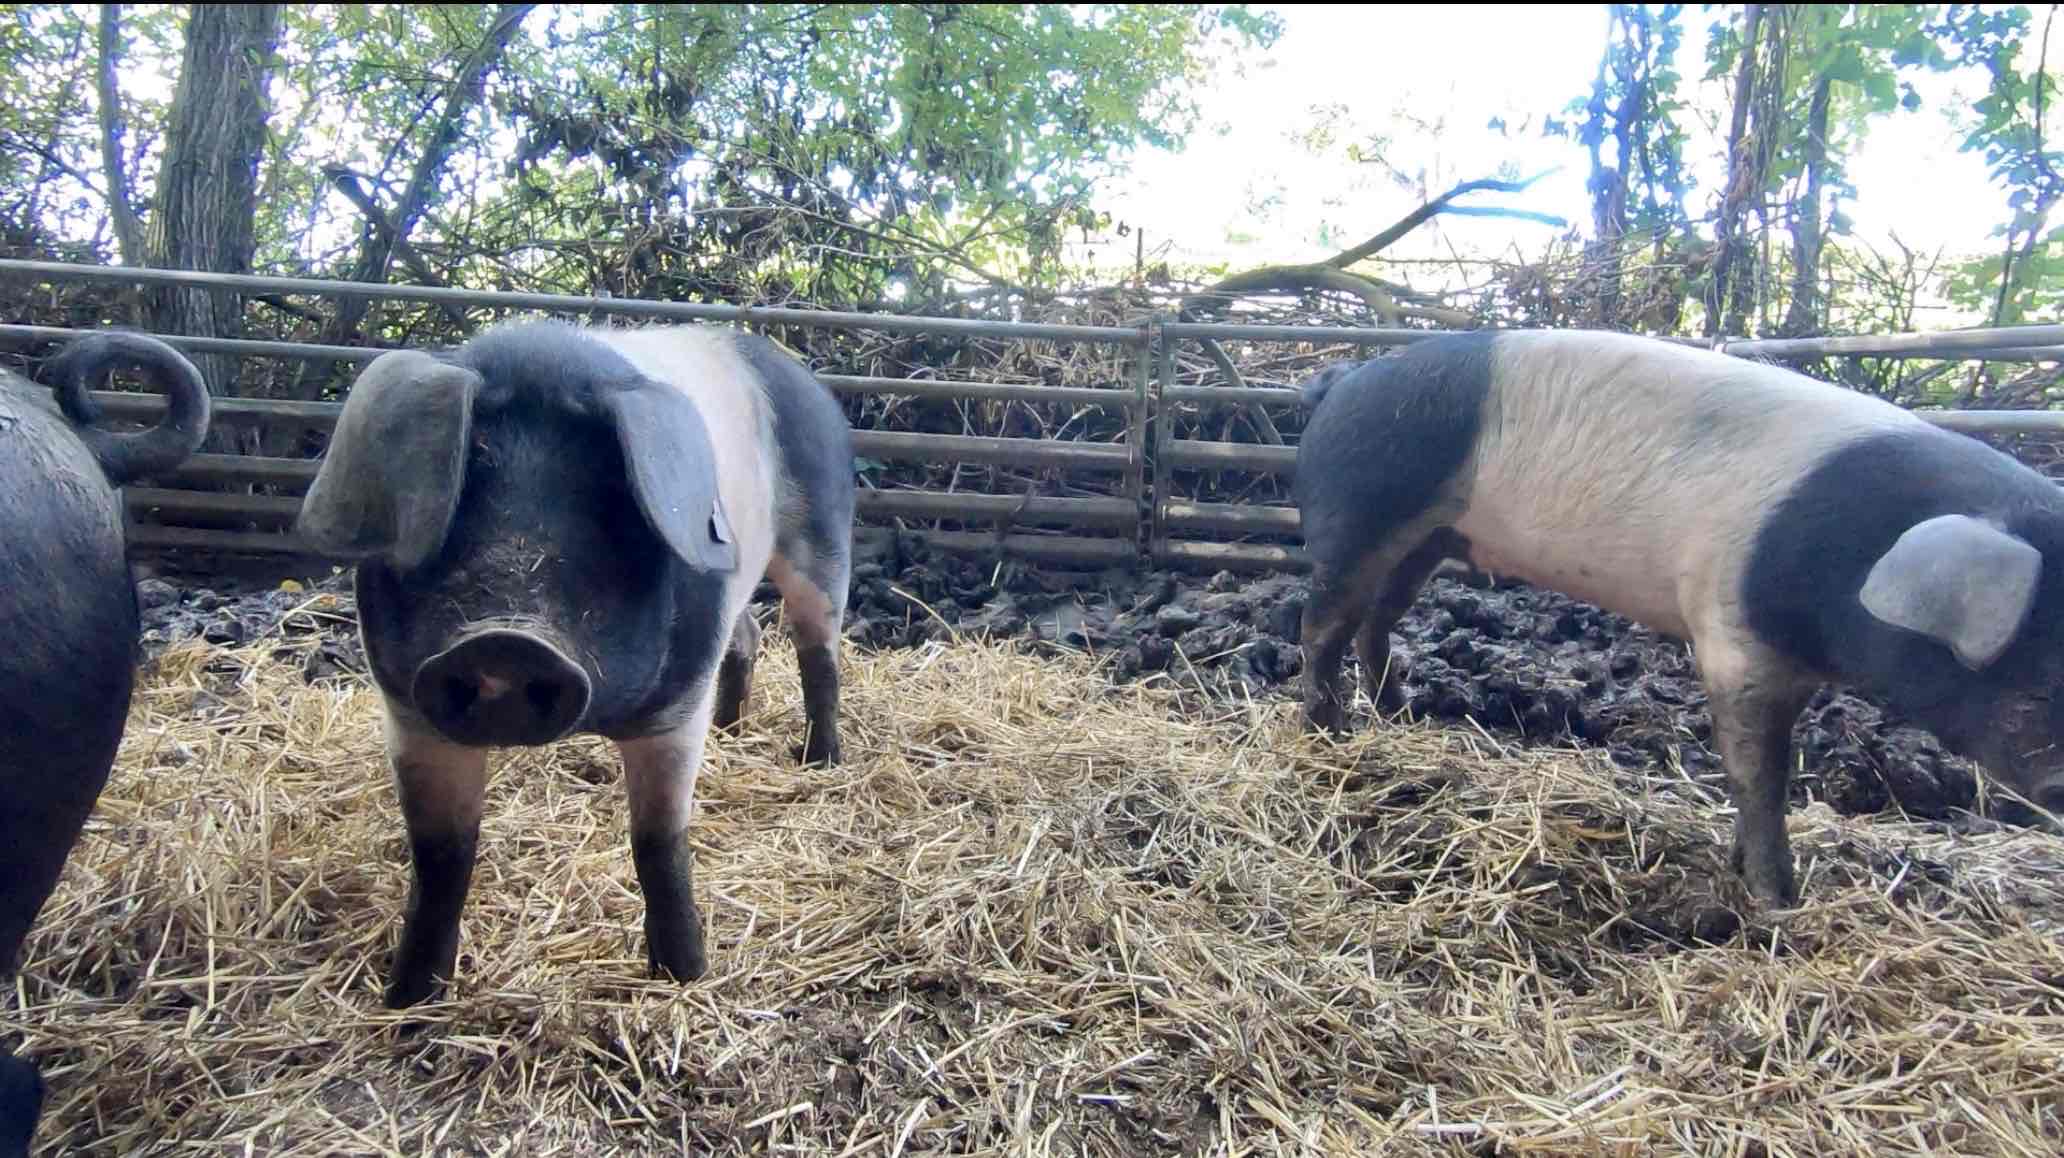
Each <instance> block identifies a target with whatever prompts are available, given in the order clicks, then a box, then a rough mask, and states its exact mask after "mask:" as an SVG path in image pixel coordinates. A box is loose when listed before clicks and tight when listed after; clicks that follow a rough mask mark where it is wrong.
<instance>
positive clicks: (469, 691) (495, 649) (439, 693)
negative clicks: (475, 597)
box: [411, 628, 592, 748]
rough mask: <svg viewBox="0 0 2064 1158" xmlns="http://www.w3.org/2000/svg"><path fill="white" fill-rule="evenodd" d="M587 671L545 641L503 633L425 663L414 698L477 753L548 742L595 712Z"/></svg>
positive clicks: (473, 639)
mask: <svg viewBox="0 0 2064 1158" xmlns="http://www.w3.org/2000/svg"><path fill="white" fill-rule="evenodd" d="M591 691H592V689H591V687H590V685H589V682H588V676H587V673H586V672H583V671H582V670H581V669H580V665H578V664H576V663H574V662H573V660H571V659H569V658H567V656H566V653H564V652H562V651H560V650H559V649H558V648H557V647H554V646H553V645H551V644H550V643H547V642H546V641H545V640H543V639H541V638H539V637H538V636H536V635H533V634H531V633H529V632H525V631H517V630H511V629H507V628H497V629H495V630H491V631H482V632H478V633H475V634H473V635H469V636H467V637H466V638H464V639H461V640H460V641H459V642H457V643H455V644H453V645H452V646H451V647H449V648H446V649H445V650H444V651H442V652H439V653H438V654H437V655H434V656H431V657H430V658H429V659H427V660H424V661H423V664H422V666H421V667H418V668H417V669H416V675H415V681H414V686H413V688H412V689H411V695H412V697H413V698H414V700H415V702H416V709H417V710H418V711H420V712H422V713H423V715H424V716H425V718H427V719H428V720H429V721H430V723H431V725H432V726H433V727H435V728H436V729H437V730H438V731H439V732H442V733H443V734H444V735H445V736H446V737H447V738H448V739H450V740H452V741H454V742H456V743H460V744H465V745H469V746H473V747H491V748H501V747H528V746H534V745H538V744H548V743H550V742H552V741H553V740H557V739H558V738H560V737H561V736H564V735H566V734H567V733H568V732H571V731H572V730H573V728H574V725H576V724H578V723H579V722H580V719H581V717H582V716H583V715H584V714H586V712H587V710H588V697H589V694H590V692H591Z"/></svg>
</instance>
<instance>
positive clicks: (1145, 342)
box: [1125, 317, 1156, 561]
mask: <svg viewBox="0 0 2064 1158" xmlns="http://www.w3.org/2000/svg"><path fill="white" fill-rule="evenodd" d="M1155 330H1156V327H1155V325H1154V319H1153V318H1151V317H1148V318H1145V319H1143V320H1142V321H1141V322H1140V324H1139V335H1140V344H1139V357H1138V358H1137V359H1136V360H1135V361H1134V362H1133V368H1132V369H1133V373H1132V421H1131V423H1130V424H1129V425H1130V426H1131V430H1130V431H1129V433H1128V435H1127V439H1126V441H1127V442H1129V443H1130V444H1131V447H1130V449H1131V451H1132V453H1131V454H1130V455H1129V456H1128V459H1127V463H1126V472H1125V473H1126V479H1125V481H1126V486H1127V488H1128V489H1129V490H1130V491H1131V496H1130V497H1131V499H1132V516H1133V525H1132V545H1133V554H1134V558H1135V561H1137V560H1138V559H1140V558H1142V557H1145V558H1151V555H1150V554H1148V553H1147V552H1148V548H1149V543H1150V540H1149V539H1148V537H1147V536H1148V534H1149V528H1150V527H1151V525H1152V511H1151V509H1150V507H1149V506H1148V503H1149V498H1148V495H1147V469H1148V468H1147V415H1148V411H1149V410H1150V409H1152V402H1151V399H1150V394H1149V389H1148V384H1149V382H1150V380H1151V379H1152V378H1153V374H1154V335H1155Z"/></svg>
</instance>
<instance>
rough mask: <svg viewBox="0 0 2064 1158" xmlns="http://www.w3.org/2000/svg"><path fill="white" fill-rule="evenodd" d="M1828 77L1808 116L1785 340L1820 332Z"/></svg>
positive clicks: (1821, 83) (1795, 213) (1794, 217)
mask: <svg viewBox="0 0 2064 1158" xmlns="http://www.w3.org/2000/svg"><path fill="white" fill-rule="evenodd" d="M1830 87H1831V85H1830V82H1829V80H1828V78H1827V77H1826V76H1822V77H1820V79H1819V80H1817V81H1816V82H1815V83H1814V85H1813V105H1812V108H1811V109H1810V110H1809V111H1808V112H1807V114H1806V196H1805V198H1804V199H1803V200H1801V201H1800V203H1799V204H1798V205H1797V206H1795V207H1794V209H1793V215H1792V300H1791V304H1790V305H1788V306H1786V307H1785V319H1784V327H1783V329H1782V330H1781V331H1780V332H1781V333H1782V334H1783V335H1784V336H1785V337H1789V338H1797V337H1804V336H1805V335H1807V334H1811V333H1814V332H1816V331H1818V330H1819V329H1820V246H1821V241H1822V234H1821V220H1820V202H1821V193H1822V190H1824V189H1825V188H1826V187H1827V133H1828V95H1829V93H1828V90H1829V88H1830Z"/></svg>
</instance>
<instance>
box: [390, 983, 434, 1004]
mask: <svg viewBox="0 0 2064 1158" xmlns="http://www.w3.org/2000/svg"><path fill="white" fill-rule="evenodd" d="M436 992H437V982H436V980H435V979H433V978H429V977H420V978H416V977H407V978H404V977H397V978H395V979H394V980H392V981H389V982H388V983H387V994H386V1002H387V1008H389V1009H407V1008H408V1007H409V1006H411V1005H420V1004H421V1003H423V1002H425V1001H427V1000H429V999H430V998H431V997H432V996H433V995H435V994H436Z"/></svg>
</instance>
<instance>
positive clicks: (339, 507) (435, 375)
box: [295, 350, 480, 570]
mask: <svg viewBox="0 0 2064 1158" xmlns="http://www.w3.org/2000/svg"><path fill="white" fill-rule="evenodd" d="M479 388H480V376H479V375H478V374H475V373H474V372H473V371H471V370H469V369H467V368H465V367H463V366H454V365H452V364H451V363H449V362H441V361H439V360H437V359H435V358H432V357H430V356H429V355H428V354H422V353H418V352H416V351H414V350H396V351H393V352H391V353H387V354H382V355H380V356H379V357H378V358H376V359H374V360H373V361H372V363H371V364H369V365H368V366H366V368H365V369H364V370H363V371H361V372H360V373H359V375H358V380H357V381H356V382H354V383H352V385H351V393H350V394H349V395H347V396H346V397H345V399H344V412H343V414H341V415H339V416H338V418H337V429H336V431H335V432H334V433H333V434H331V436H330V448H329V450H328V451H327V452H326V453H325V454H324V455H323V463H322V466H321V468H320V469H318V470H317V471H316V475H315V482H314V484H312V485H311V486H310V487H309V488H308V495H307V497H306V498H304V499H302V500H301V514H300V516H299V517H298V518H297V519H296V521H295V529H296V530H297V531H299V532H300V533H301V534H303V535H305V536H307V537H308V538H309V539H310V540H312V541H313V542H314V543H315V545H316V546H317V547H318V548H319V549H321V550H323V551H325V552H327V553H329V554H332V555H336V556H341V557H345V558H363V557H367V556H378V557H381V558H384V559H386V560H387V561H389V562H390V563H392V564H394V565H395V566H396V567H398V568H400V569H402V570H408V569H411V568H414V567H418V566H421V565H422V564H423V563H424V562H425V561H426V560H428V559H429V558H430V556H432V555H434V554H436V553H437V549H438V548H439V547H440V546H442V545H443V544H444V536H445V532H446V531H447V530H448V529H449V528H450V526H451V519H452V512H454V511H456V510H457V509H458V505H459V487H460V484H461V482H462V481H463V480H464V478H465V475H466V447H467V442H468V440H469V438H470V435H471V432H472V425H473V396H474V393H475V392H476V391H477V390H478V389H479Z"/></svg>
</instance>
